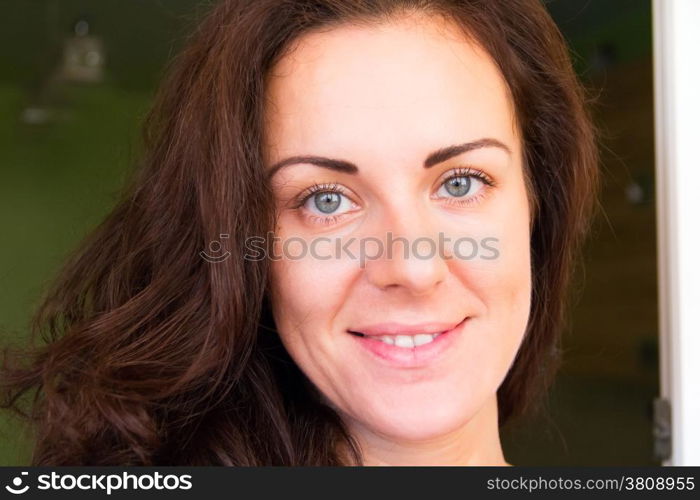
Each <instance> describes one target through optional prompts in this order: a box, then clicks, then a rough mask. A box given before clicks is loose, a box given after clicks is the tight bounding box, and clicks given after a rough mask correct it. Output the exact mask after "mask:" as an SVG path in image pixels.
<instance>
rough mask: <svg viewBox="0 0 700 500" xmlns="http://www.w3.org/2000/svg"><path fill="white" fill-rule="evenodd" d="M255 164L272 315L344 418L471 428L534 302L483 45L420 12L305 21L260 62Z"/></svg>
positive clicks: (515, 176) (401, 428)
mask: <svg viewBox="0 0 700 500" xmlns="http://www.w3.org/2000/svg"><path fill="white" fill-rule="evenodd" d="M465 144H466V145H468V146H465V147H464V148H461V146H462V145H465ZM455 146H456V148H454V147H455ZM435 152H437V154H435ZM302 156H303V157H306V158H296V159H292V160H290V161H289V162H288V163H287V164H286V165H285V166H283V167H279V168H278V169H275V170H274V172H273V169H272V167H273V165H275V164H277V163H278V162H281V161H283V160H286V159H289V158H293V157H302ZM311 157H315V159H314V158H311ZM331 160H332V161H331ZM265 163H266V166H267V168H268V169H269V170H268V171H269V173H270V175H271V184H272V186H273V190H274V193H275V197H276V207H277V215H278V219H277V227H276V230H275V236H276V237H277V238H279V239H278V240H277V241H276V252H275V257H274V258H275V260H273V262H272V280H271V287H272V307H273V316H274V319H275V322H276V326H277V329H278V331H279V334H280V337H281V339H282V342H283V343H284V345H285V347H286V348H287V350H288V351H289V353H290V355H291V356H292V358H293V359H294V360H295V362H296V363H297V364H298V366H299V367H300V368H301V370H302V371H303V372H304V373H305V374H306V375H307V376H308V378H309V379H310V380H311V381H312V382H313V383H314V384H315V385H316V386H317V387H318V389H319V390H320V391H321V393H322V394H323V396H324V398H325V399H326V400H327V402H328V403H329V404H330V405H332V406H333V407H334V408H335V409H336V410H337V411H338V412H339V413H340V415H341V416H342V417H343V418H344V419H345V420H346V422H347V423H348V424H350V426H351V427H352V428H354V429H362V431H363V432H370V433H373V434H374V435H378V436H383V437H388V438H391V439H397V440H398V439H401V440H425V439H432V438H437V437H439V436H444V435H446V434H448V433H450V432H453V431H456V430H458V429H460V428H462V427H463V426H465V425H466V424H467V423H468V422H469V421H470V420H471V419H472V418H473V417H474V416H475V415H477V413H479V411H480V410H481V409H482V408H484V407H485V406H486V405H487V403H488V404H491V403H492V402H493V401H494V399H495V394H496V390H497V389H498V387H499V385H500V384H501V382H502V381H503V379H504V377H505V375H506V373H507V371H508V369H509V367H510V365H511V363H512V361H513V360H514V357H515V354H516V352H517V350H518V347H519V345H520V343H521V340H522V337H523V334H524V331H525V327H526V323H527V320H528V313H529V307H530V286H531V277H530V240H529V216H530V214H529V212H528V198H527V192H526V187H525V180H524V172H523V165H522V160H521V144H520V137H519V132H518V130H517V126H516V123H515V118H514V110H513V108H512V104H511V101H510V97H509V94H508V92H507V88H506V85H505V83H504V81H503V78H502V75H501V74H500V72H499V71H498V69H497V67H496V66H495V64H494V63H493V62H492V60H491V59H490V58H489V56H488V55H487V54H486V53H485V52H484V50H482V49H481V48H479V47H478V46H476V45H473V44H472V43H470V42H468V41H467V40H466V38H465V37H464V36H463V35H461V34H460V33H459V32H458V31H457V28H456V27H454V26H453V25H451V24H448V23H445V22H443V21H439V20H436V19H432V18H431V19H427V18H419V19H418V20H416V19H406V20H404V21H401V22H393V23H391V24H384V25H382V26H378V27H374V28H368V27H350V26H345V27H340V28H334V29H333V30H326V31H325V32H315V33H312V34H307V35H305V36H304V37H302V38H300V39H299V40H298V41H297V44H296V46H295V49H294V50H293V51H292V52H290V53H288V54H287V55H285V56H284V58H283V59H281V60H280V61H279V62H278V64H277V65H276V66H275V67H274V68H273V71H272V72H271V74H270V75H269V80H268V87H267V94H266V125H265ZM314 189H316V191H314ZM460 238H461V240H460ZM391 240H393V246H392V248H391V250H392V255H389V245H388V242H391ZM430 240H432V243H431V241H430ZM380 242H381V243H380ZM405 252H407V253H405ZM359 334H363V335H359ZM436 334H437V335H436Z"/></svg>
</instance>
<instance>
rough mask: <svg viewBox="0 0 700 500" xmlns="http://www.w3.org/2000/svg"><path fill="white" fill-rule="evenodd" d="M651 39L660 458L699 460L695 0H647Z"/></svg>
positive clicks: (699, 143) (699, 156)
mask: <svg viewBox="0 0 700 500" xmlns="http://www.w3.org/2000/svg"><path fill="white" fill-rule="evenodd" d="M653 38H654V100H655V102H654V111H655V132H656V142H655V145H656V210H657V235H658V236H657V238H658V239H657V244H658V272H659V274H658V277H659V357H660V359H659V362H660V384H661V396H662V397H663V398H665V399H667V400H668V401H669V402H670V404H671V432H672V444H671V457H670V458H669V459H668V460H666V461H664V462H663V464H664V465H700V0H653Z"/></svg>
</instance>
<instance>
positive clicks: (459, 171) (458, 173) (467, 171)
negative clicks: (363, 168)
mask: <svg viewBox="0 0 700 500" xmlns="http://www.w3.org/2000/svg"><path fill="white" fill-rule="evenodd" d="M457 177H476V178H477V179H478V180H480V181H481V182H483V183H484V188H482V190H481V191H480V192H479V193H478V194H476V195H473V196H471V197H469V198H466V199H461V198H448V200H449V201H448V204H450V205H458V206H468V205H472V204H474V203H477V202H478V201H479V200H481V199H482V198H483V197H484V196H485V194H486V193H484V192H483V191H485V190H487V189H489V188H493V187H495V186H496V183H495V182H494V181H493V179H491V177H489V176H488V175H486V174H485V173H484V172H483V171H481V170H479V169H475V168H472V167H457V168H455V169H453V170H452V173H451V174H450V175H449V176H448V177H446V178H445V179H443V181H442V182H441V183H440V186H442V185H444V184H445V183H446V182H448V181H450V180H452V179H454V178H457ZM323 192H330V193H338V194H342V195H346V196H347V194H346V190H345V188H343V186H341V185H340V184H338V183H336V182H333V183H324V184H316V183H315V184H314V185H313V186H309V187H308V188H306V189H304V190H303V191H302V192H301V193H299V195H298V196H297V197H296V201H295V203H294V205H293V208H294V209H297V210H298V209H300V208H301V207H303V206H304V204H306V202H307V200H308V199H309V198H311V197H312V196H313V195H315V194H316V193H323ZM345 215H348V214H347V213H343V214H339V215H330V216H326V217H321V216H317V215H306V217H307V218H309V219H310V220H311V221H312V222H314V223H319V224H325V225H328V224H334V223H336V222H338V221H339V220H340V219H341V218H343V217H344V216H345Z"/></svg>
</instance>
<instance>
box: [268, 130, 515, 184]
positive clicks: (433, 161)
mask: <svg viewBox="0 0 700 500" xmlns="http://www.w3.org/2000/svg"><path fill="white" fill-rule="evenodd" d="M482 148H498V149H501V150H503V151H505V152H506V153H508V155H511V154H512V153H511V150H510V148H509V147H508V146H506V145H505V144H503V143H502V142H501V141H499V140H497V139H491V138H484V139H479V140H476V141H471V142H465V143H464V144H457V145H453V146H448V147H445V148H441V149H438V150H437V151H433V152H432V153H430V154H429V155H428V156H427V158H426V159H425V161H424V162H423V167H424V168H430V167H432V166H434V165H437V164H439V163H443V162H445V161H447V160H449V159H450V158H452V157H454V156H457V155H460V154H463V153H467V152H469V151H473V150H475V149H482ZM297 163H309V164H311V165H316V166H317V167H323V168H328V169H330V170H334V171H336V172H341V173H345V174H356V173H357V172H359V168H357V165H355V164H353V163H351V162H349V161H345V160H337V159H333V158H325V157H323V156H313V155H302V156H291V157H289V158H285V159H284V160H281V161H278V162H277V163H275V164H274V165H273V166H272V167H270V169H269V170H268V173H267V177H268V179H269V178H271V177H272V176H273V175H275V173H276V172H277V171H278V170H280V169H281V168H283V167H286V166H289V165H294V164H297Z"/></svg>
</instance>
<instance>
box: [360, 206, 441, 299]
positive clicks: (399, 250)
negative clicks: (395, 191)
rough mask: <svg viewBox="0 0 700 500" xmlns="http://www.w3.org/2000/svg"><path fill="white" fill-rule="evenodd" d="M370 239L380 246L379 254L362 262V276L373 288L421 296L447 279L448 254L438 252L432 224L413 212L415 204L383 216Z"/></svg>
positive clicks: (438, 241)
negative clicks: (399, 212)
mask: <svg viewBox="0 0 700 500" xmlns="http://www.w3.org/2000/svg"><path fill="white" fill-rule="evenodd" d="M374 238H377V239H378V240H379V241H381V242H382V245H383V252H381V253H380V252H375V254H374V255H373V257H375V258H371V259H368V260H367V261H366V263H365V275H366V277H367V279H368V281H369V282H370V283H372V284H373V285H374V286H376V287H378V288H380V289H382V290H389V289H397V290H398V289H404V290H406V291H407V292H409V293H410V294H412V295H425V294H428V293H430V292H431V291H432V290H434V289H435V287H437V286H438V285H439V284H440V283H441V282H442V281H443V280H444V279H445V277H446V276H447V273H448V266H447V262H446V261H445V257H449V252H448V251H447V250H446V249H444V248H443V250H441V248H440V241H441V240H440V238H439V234H437V231H436V230H435V227H434V224H432V223H431V221H430V220H429V217H428V216H427V215H423V214H419V213H416V210H415V205H413V210H411V211H409V212H406V211H404V212H403V213H402V214H395V215H391V214H389V215H387V216H386V217H385V221H383V223H382V224H381V227H380V230H379V231H377V232H375V233H374ZM377 255H378V256H377Z"/></svg>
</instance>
